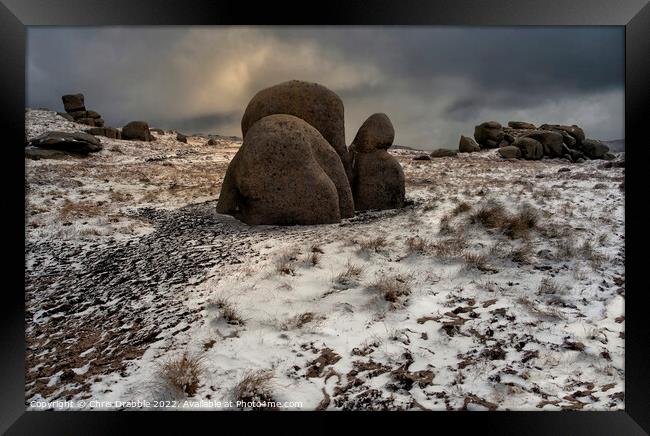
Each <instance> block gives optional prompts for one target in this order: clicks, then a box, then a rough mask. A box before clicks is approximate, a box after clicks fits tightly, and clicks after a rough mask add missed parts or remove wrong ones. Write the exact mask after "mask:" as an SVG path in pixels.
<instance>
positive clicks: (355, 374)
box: [19, 26, 631, 412]
mask: <svg viewBox="0 0 650 436" xmlns="http://www.w3.org/2000/svg"><path fill="white" fill-rule="evenodd" d="M26 50H27V57H26V72H27V75H26V90H25V91H26V107H25V320H24V322H25V341H26V350H25V365H24V368H25V406H26V408H27V410H31V411H46V410H55V411H61V410H97V411H100V410H133V409H137V410H151V411H153V410H163V409H166V410H215V411H227V410H231V411H232V410H236V411H251V410H270V411H290V410H300V411H315V410H318V411H368V410H370V411H402V410H412V411H461V410H463V411H464V410H469V411H537V412H547V411H567V410H570V411H613V410H624V409H625V404H624V403H625V388H624V385H625V375H626V374H625V371H624V368H625V183H624V179H625V110H624V109H625V106H624V103H625V92H624V90H625V29H624V28H623V27H616V26H580V27H574V26H561V27H560V26H558V27H552V26H530V27H498V26H493V27H456V26H168V27H166V26H141V27H138V26H131V27H118V26H107V27H47V26H42V27H30V28H29V29H28V31H27V45H26ZM21 89H22V87H21ZM19 115H20V114H19ZM21 383H22V382H21ZM630 396H631V394H630Z"/></svg>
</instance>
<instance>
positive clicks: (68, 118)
mask: <svg viewBox="0 0 650 436" xmlns="http://www.w3.org/2000/svg"><path fill="white" fill-rule="evenodd" d="M56 114H57V115H59V116H61V117H63V118H65V119H66V120H68V121H72V122H74V117H73V116H72V115H70V114H69V113H67V112H57V113H56Z"/></svg>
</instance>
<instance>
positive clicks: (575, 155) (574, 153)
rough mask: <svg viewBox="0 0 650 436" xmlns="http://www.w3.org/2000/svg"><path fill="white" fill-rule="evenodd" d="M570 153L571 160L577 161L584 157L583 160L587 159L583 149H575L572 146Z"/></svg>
mask: <svg viewBox="0 0 650 436" xmlns="http://www.w3.org/2000/svg"><path fill="white" fill-rule="evenodd" d="M569 155H570V156H571V160H572V161H573V162H577V161H578V159H582V160H584V159H585V155H584V154H582V152H581V151H578V150H575V149H573V148H570V149H569Z"/></svg>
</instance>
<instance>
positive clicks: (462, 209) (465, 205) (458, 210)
mask: <svg viewBox="0 0 650 436" xmlns="http://www.w3.org/2000/svg"><path fill="white" fill-rule="evenodd" d="M470 209H472V206H471V205H470V204H469V203H467V202H465V201H463V202H462V203H460V204H459V205H458V206H456V207H455V208H454V210H453V211H452V215H454V216H457V215H460V214H461V213H465V212H467V211H469V210H470Z"/></svg>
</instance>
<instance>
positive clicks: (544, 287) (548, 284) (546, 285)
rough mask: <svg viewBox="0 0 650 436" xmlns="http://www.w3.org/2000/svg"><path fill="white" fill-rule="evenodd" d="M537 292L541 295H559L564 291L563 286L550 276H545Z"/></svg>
mask: <svg viewBox="0 0 650 436" xmlns="http://www.w3.org/2000/svg"><path fill="white" fill-rule="evenodd" d="M537 293H538V294H540V295H559V294H561V293H562V288H561V287H560V285H558V284H557V283H555V282H554V281H553V280H551V279H550V278H548V277H544V278H543V279H542V281H541V282H540V283H539V287H538V288H537Z"/></svg>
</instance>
